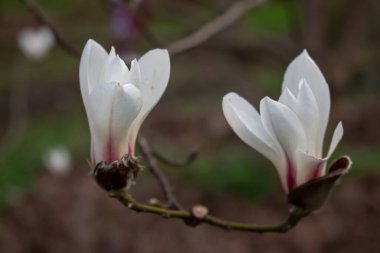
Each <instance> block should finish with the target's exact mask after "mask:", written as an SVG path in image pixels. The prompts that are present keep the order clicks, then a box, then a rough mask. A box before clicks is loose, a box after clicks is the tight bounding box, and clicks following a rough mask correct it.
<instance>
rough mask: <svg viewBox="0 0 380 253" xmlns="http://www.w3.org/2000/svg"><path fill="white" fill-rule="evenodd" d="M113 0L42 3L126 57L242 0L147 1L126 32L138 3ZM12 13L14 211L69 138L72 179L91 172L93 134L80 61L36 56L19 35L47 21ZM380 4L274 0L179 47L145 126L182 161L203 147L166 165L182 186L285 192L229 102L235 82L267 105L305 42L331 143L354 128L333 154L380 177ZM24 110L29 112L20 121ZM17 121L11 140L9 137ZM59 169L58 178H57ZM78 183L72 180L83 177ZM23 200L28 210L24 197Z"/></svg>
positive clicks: (7, 158)
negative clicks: (327, 112) (328, 96)
mask: <svg viewBox="0 0 380 253" xmlns="http://www.w3.org/2000/svg"><path fill="white" fill-rule="evenodd" d="M113 2H117V1H105V0H103V1H90V0H81V1H76V0H66V1H53V0H41V1H38V3H39V5H40V7H41V8H42V9H43V10H44V12H45V13H47V15H48V17H49V18H50V19H51V21H52V22H53V23H54V25H55V26H56V27H57V29H58V30H59V31H60V32H61V33H62V34H63V36H64V37H65V38H66V39H67V41H69V42H70V43H71V44H72V45H73V46H74V47H76V48H78V49H79V50H81V49H82V48H83V46H84V44H85V42H86V41H87V39H88V38H93V39H95V40H96V41H98V42H99V43H101V44H102V45H103V46H104V47H105V48H107V50H108V49H109V48H110V46H111V45H115V46H116V50H117V51H119V52H122V53H123V55H125V56H126V57H131V56H135V55H140V54H142V53H144V52H146V51H147V50H149V49H150V48H154V47H160V46H165V45H170V43H171V42H173V41H176V40H177V39H179V38H181V37H183V36H185V35H187V34H190V33H191V32H193V31H195V30H197V28H199V27H200V26H202V25H203V24H205V23H206V22H208V21H209V20H212V19H213V18H215V17H217V16H218V15H220V14H221V13H222V12H223V10H225V9H227V8H228V7H229V6H230V5H231V4H233V3H234V2H235V1H226V0H209V1H200V0H182V1H169V0H159V1H141V3H140V5H139V7H138V8H137V10H136V13H137V14H136V16H137V20H138V21H136V22H138V25H134V26H133V25H132V28H130V29H129V30H128V32H126V34H124V35H123V36H124V37H123V36H121V37H123V38H120V34H119V35H117V34H115V32H114V33H112V26H114V25H113V24H112V22H111V21H110V20H112V17H113V16H114V15H117V14H115V13H116V11H117V9H118V8H119V9H120V8H126V9H128V8H132V7H131V6H133V3H132V1H124V4H122V5H120V6H123V7H120V6H119V5H118V4H115V3H113ZM128 10H130V9H128ZM0 11H1V12H0V39H1V41H0V54H1V58H2V60H1V61H0V80H1V82H0V94H1V95H0V96H1V99H0V115H1V118H2V121H1V122H2V123H1V124H0V151H2V153H1V154H0V207H1V209H0V210H2V211H0V212H4V213H7V212H12V210H13V209H9V208H10V205H11V204H12V205H13V203H14V201H13V200H12V198H15V192H17V194H18V195H20V194H21V196H24V197H22V198H27V196H28V194H30V192H31V191H34V190H33V189H34V186H35V182H36V181H38V180H39V178H41V177H42V176H46V174H49V172H46V170H44V167H45V166H44V165H43V162H42V156H43V154H44V152H46V151H47V150H49V149H50V148H51V147H54V146H56V145H64V146H66V147H67V148H68V149H69V150H70V152H71V154H72V156H73V166H72V171H71V172H69V175H64V177H68V178H70V177H72V176H73V175H74V176H75V177H77V176H79V177H86V176H87V173H88V165H87V162H86V160H87V159H88V158H89V143H90V139H89V131H88V127H87V119H86V115H85V111H84V108H83V104H82V101H81V97H80V91H79V80H78V67H79V60H78V59H76V58H74V57H72V56H70V55H68V54H67V53H66V52H65V51H63V50H62V49H61V48H60V47H59V46H57V45H55V46H54V48H53V49H52V50H51V52H49V54H48V55H47V56H46V57H45V58H44V59H43V60H41V61H39V62H32V61H29V60H28V59H26V58H25V57H24V55H23V54H22V53H21V52H20V51H19V48H18V47H17V43H16V38H17V34H18V32H19V31H20V29H22V28H24V27H28V26H33V27H38V26H39V24H38V23H37V22H36V20H35V19H34V17H33V15H32V14H31V13H30V12H28V11H27V10H26V8H25V6H24V5H23V4H22V2H21V1H13V0H3V1H1V2H0ZM379 11H380V2H379V1H375V0H373V1H371V0H365V1H352V0H349V1H345V0H334V1H323V0H321V1H318V0H310V1H306V0H304V1H297V0H292V1H285V0H272V1H270V0H269V1H267V2H266V3H265V4H263V5H262V6H260V7H257V8H253V9H252V10H250V11H248V12H247V13H246V14H245V15H244V16H242V18H241V19H239V20H238V21H237V22H236V23H234V24H232V25H231V26H230V27H228V28H227V29H225V30H224V31H223V32H221V33H219V34H218V35H217V36H215V37H213V38H211V39H210V40H208V41H207V42H205V43H203V44H202V45H200V46H199V47H196V48H194V49H192V50H190V51H188V52H184V53H182V54H180V55H177V56H175V57H173V58H172V59H171V63H172V72H171V79H170V83H169V86H168V89H167V91H166V93H165V95H164V96H163V97H162V99H161V101H160V103H159V104H158V105H157V107H156V108H155V109H154V110H153V111H152V112H151V114H150V116H149V117H148V118H147V119H146V121H145V122H144V125H143V129H142V131H143V133H144V134H145V135H146V136H147V137H148V139H149V140H150V142H151V144H152V145H153V147H154V148H155V149H156V150H157V151H159V152H160V153H162V154H164V155H165V156H167V157H170V158H172V159H173V160H177V161H180V160H182V159H184V158H185V157H186V155H187V154H188V153H189V152H190V151H191V150H193V149H196V150H198V152H199V157H198V158H197V160H196V161H195V162H194V163H192V164H191V165H190V166H187V167H184V168H170V167H168V166H165V165H162V167H163V168H164V170H165V172H167V173H168V175H169V177H170V178H171V181H172V182H174V184H175V186H176V187H177V188H181V187H184V188H186V189H187V188H190V189H191V188H192V189H193V190H194V191H198V192H199V194H202V193H205V194H206V193H207V194H209V193H210V194H216V195H217V196H224V194H226V195H229V194H232V195H233V196H238V197H239V198H243V199H245V200H244V201H246V200H248V201H249V203H250V204H251V205H253V203H254V202H255V201H256V203H261V201H262V200H264V199H266V198H268V197H270V198H272V196H273V195H275V196H277V197H278V196H281V194H282V193H281V192H280V187H279V183H278V180H277V178H276V174H275V170H274V168H273V167H272V165H271V164H270V163H269V162H268V161H266V160H265V158H263V157H262V156H260V155H259V154H258V153H257V152H256V151H255V150H253V149H251V148H249V147H247V146H246V145H245V144H244V143H242V142H241V141H240V140H239V139H238V138H237V136H236V135H235V134H234V133H233V132H232V130H231V129H230V127H229V126H228V124H227V122H226V121H225V119H224V117H223V114H222V109H221V100H222V97H223V95H224V94H226V93H227V92H230V91H235V92H237V93H239V94H241V95H242V96H244V97H246V98H247V99H248V100H249V101H250V102H251V103H252V104H253V105H255V106H256V107H257V106H258V104H259V101H260V99H261V98H262V97H264V96H270V97H272V98H277V97H278V95H279V94H280V88H281V83H282V77H283V73H284V71H285V69H286V66H287V64H288V63H289V62H290V61H291V60H292V59H293V58H294V57H295V56H296V55H298V54H299V53H300V52H301V51H302V50H303V49H304V48H306V49H308V51H309V53H310V55H311V56H312V57H313V58H314V59H315V61H316V62H317V64H318V65H319V66H320V68H321V70H322V72H323V73H324V74H325V77H326V79H327V81H328V83H329V85H330V89H331V93H332V110H331V117H330V123H329V128H328V134H327V135H326V139H325V143H327V144H329V140H330V139H331V135H332V130H333V129H334V127H335V125H336V124H337V123H338V122H339V121H342V122H343V126H344V129H345V133H344V137H343V140H342V142H341V144H340V145H339V146H338V148H337V150H336V152H335V154H334V157H333V158H337V157H339V156H340V155H344V154H347V155H349V156H351V158H352V160H353V162H354V166H353V169H352V171H351V172H350V174H349V176H348V178H345V179H344V183H343V185H342V187H344V185H345V183H347V182H356V181H361V180H365V179H366V178H367V177H368V175H370V176H371V177H378V175H379V165H378V163H379V158H380V119H379V113H380V103H379V98H380V47H379V45H380V19H379V18H378V14H379ZM129 18H131V17H129ZM124 21H125V20H124ZM127 21H128V19H127ZM129 21H130V20H129ZM134 21H135V20H134ZM119 22H121V21H119ZM143 30H144V31H145V32H142V31H143ZM126 31H127V30H126ZM147 32H148V33H149V35H150V36H147V35H146V33H147ZM152 37H153V38H154V39H152ZM15 86H16V87H18V88H19V89H21V90H22V91H23V92H21V95H20V96H21V98H22V99H24V100H25V101H26V103H27V106H26V108H27V111H26V112H25V113H23V114H21V115H16V120H14V115H12V102H11V101H12V94H14V90H15V89H16V90H17V88H15ZM13 106H14V105H13ZM17 116H18V117H22V120H20V119H19V120H20V121H21V123H20V124H17ZM13 121H16V126H14V125H12V122H13ZM10 128H11V129H13V130H14V132H13V136H12V135H11V138H9V137H7V132H9V129H10ZM1 136H4V138H1ZM331 160H333V159H331ZM51 177H52V179H51V180H48V181H46V182H45V183H46V184H49V182H50V183H51V184H54V182H55V181H54V180H57V179H56V178H55V176H51ZM58 180H60V179H58ZM87 180H89V181H90V178H87ZM138 181H139V182H138V183H140V184H137V186H136V187H139V186H140V185H141V186H140V187H141V188H140V189H142V188H144V186H147V185H151V184H154V181H152V180H151V177H150V175H149V174H148V173H147V171H144V172H143V173H141V175H140V177H139V179H138ZM70 182H71V181H70V180H69V181H68V184H67V186H66V187H67V188H69V187H75V185H73V186H70ZM379 182H380V181H379ZM66 187H65V189H62V191H66ZM147 187H148V186H147ZM148 188H149V187H148ZM137 191H138V190H137ZM98 194H101V193H98ZM18 195H17V196H18ZM222 198H223V197H222ZM259 200H260V201H259ZM20 201H21V202H17V203H18V204H16V208H17V206H20V205H21V206H22V201H23V200H20ZM220 201H223V199H221V200H220ZM20 203H21V204H20ZM377 208H379V204H378V203H377ZM322 215H323V214H322ZM235 218H236V217H235ZM238 218H239V217H238ZM140 250H141V249H140ZM8 252H10V251H8ZM20 252H28V251H27V250H25V251H20ZM51 252H54V251H51ZM57 252H58V251H57ZM82 252H84V251H82ZM110 252H111V251H110ZM115 252H118V251H115ZM130 252H134V250H131V251H130ZM140 252H143V250H141V251H140ZM144 252H145V251H144ZM157 252H159V251H157ZM184 252H192V251H190V250H188V251H184ZM207 252H209V251H207ZM241 252H243V251H241ZM284 252H285V251H284ZM290 252H291V251H290ZM293 252H298V251H293ZM299 252H311V251H302V250H301V251H299ZM313 252H314V251H313ZM315 252H319V251H315ZM335 252H338V251H335ZM368 252H369V251H368ZM374 252H375V251H374Z"/></svg>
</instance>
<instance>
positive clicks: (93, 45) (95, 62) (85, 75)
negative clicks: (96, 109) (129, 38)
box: [79, 39, 107, 111]
mask: <svg viewBox="0 0 380 253" xmlns="http://www.w3.org/2000/svg"><path fill="white" fill-rule="evenodd" d="M106 58H107V52H106V51H105V50H104V48H103V47H102V46H101V45H99V44H98V43H97V42H95V41H94V40H92V39H89V40H88V41H87V43H86V46H85V47H84V49H83V52H82V56H81V59H80V64H79V82H80V89H81V93H82V98H83V102H84V106H85V108H86V111H87V107H88V106H87V100H88V96H89V95H90V91H91V90H92V88H93V86H94V85H95V82H97V81H98V76H99V73H100V71H101V69H102V67H103V63H104V61H105V59H106Z"/></svg>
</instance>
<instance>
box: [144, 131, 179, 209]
mask: <svg viewBox="0 0 380 253" xmlns="http://www.w3.org/2000/svg"><path fill="white" fill-rule="evenodd" d="M137 142H138V145H139V148H140V150H141V153H142V154H143V157H144V159H145V161H146V162H147V167H148V169H149V171H150V172H151V173H152V174H153V176H154V177H155V178H156V179H157V182H158V184H159V185H160V187H161V190H162V192H163V194H164V196H165V198H166V200H167V202H168V203H167V204H168V206H169V208H171V209H175V210H180V209H183V207H182V206H181V204H180V203H179V202H178V201H177V199H176V198H175V196H174V194H173V192H172V187H171V186H170V184H169V181H168V179H167V178H166V176H165V174H164V173H163V172H162V171H161V169H160V167H159V166H158V164H157V161H156V159H155V158H154V156H153V153H152V149H151V148H150V146H149V144H148V141H147V140H146V139H145V138H144V137H143V136H140V137H139V138H138V140H137Z"/></svg>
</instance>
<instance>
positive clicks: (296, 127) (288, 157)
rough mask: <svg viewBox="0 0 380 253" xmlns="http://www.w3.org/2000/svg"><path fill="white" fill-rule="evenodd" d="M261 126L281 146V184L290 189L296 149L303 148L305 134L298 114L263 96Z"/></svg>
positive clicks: (294, 172)
mask: <svg viewBox="0 0 380 253" xmlns="http://www.w3.org/2000/svg"><path fill="white" fill-rule="evenodd" d="M260 114H261V120H262V122H263V126H264V127H265V129H266V130H267V132H268V134H269V135H270V136H272V138H273V139H275V140H276V141H277V143H278V145H279V146H280V147H281V149H282V151H283V155H284V157H285V161H286V164H285V166H284V167H282V168H279V169H281V170H284V171H281V172H280V174H281V175H286V177H284V176H283V177H282V178H281V180H282V181H283V184H285V182H286V185H287V187H288V190H291V189H292V188H293V187H294V185H295V183H296V169H297V168H296V150H297V149H300V150H305V148H306V135H305V131H304V129H303V125H302V123H301V122H300V120H299V118H298V116H297V115H296V114H295V113H294V112H293V111H292V110H291V109H290V108H289V107H287V106H285V105H283V104H281V103H279V102H277V101H274V100H272V99H270V98H269V97H265V98H263V99H262V100H261V102H260Z"/></svg>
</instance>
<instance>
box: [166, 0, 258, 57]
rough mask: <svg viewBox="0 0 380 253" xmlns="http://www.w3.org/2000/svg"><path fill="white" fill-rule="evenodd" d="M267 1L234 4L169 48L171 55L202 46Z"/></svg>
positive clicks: (249, 0)
mask: <svg viewBox="0 0 380 253" xmlns="http://www.w3.org/2000/svg"><path fill="white" fill-rule="evenodd" d="M264 2H265V0H241V1H237V2H235V3H234V4H232V6H231V7H229V8H228V9H227V10H226V11H225V12H224V13H223V14H221V15H220V16H219V17H216V18H215V19H213V20H211V21H210V22H209V23H207V24H205V25H204V26H203V27H201V28H199V29H197V30H196V31H195V32H194V33H192V34H190V35H189V36H186V37H184V38H181V39H179V40H177V41H175V42H173V43H171V44H170V45H169V46H168V50H169V52H170V54H171V55H176V54H179V53H183V52H185V51H188V50H190V49H192V48H194V47H196V46H199V45H200V44H202V43H204V42H206V41H207V40H209V39H210V38H212V37H213V36H215V35H217V34H218V33H220V32H221V31H223V30H225V29H226V28H227V27H229V26H230V25H232V24H233V23H234V22H235V21H237V20H238V19H239V18H240V17H241V16H242V15H244V14H245V13H246V12H247V11H249V10H250V9H252V8H254V7H256V6H258V5H260V4H263V3H264Z"/></svg>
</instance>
